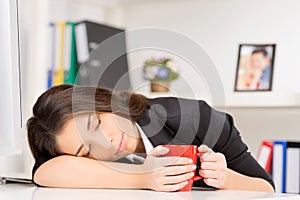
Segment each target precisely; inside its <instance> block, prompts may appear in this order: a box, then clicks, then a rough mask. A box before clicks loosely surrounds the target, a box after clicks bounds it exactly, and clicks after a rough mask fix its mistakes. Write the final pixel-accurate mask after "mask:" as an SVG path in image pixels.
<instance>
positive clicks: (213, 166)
mask: <svg viewBox="0 0 300 200" xmlns="http://www.w3.org/2000/svg"><path fill="white" fill-rule="evenodd" d="M200 168H201V169H210V170H217V169H218V168H219V165H218V164H217V163H216V162H201V164H200Z"/></svg>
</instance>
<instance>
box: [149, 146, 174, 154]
mask: <svg viewBox="0 0 300 200" xmlns="http://www.w3.org/2000/svg"><path fill="white" fill-rule="evenodd" d="M168 152H169V149H168V148H166V147H163V146H161V145H159V146H157V147H155V148H154V149H152V150H151V151H150V153H149V154H150V155H151V156H156V157H159V156H163V155H165V154H167V153H168Z"/></svg>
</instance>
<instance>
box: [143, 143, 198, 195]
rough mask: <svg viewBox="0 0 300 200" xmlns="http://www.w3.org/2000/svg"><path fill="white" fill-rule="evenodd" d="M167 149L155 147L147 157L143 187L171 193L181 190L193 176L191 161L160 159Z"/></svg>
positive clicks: (182, 158)
mask: <svg viewBox="0 0 300 200" xmlns="http://www.w3.org/2000/svg"><path fill="white" fill-rule="evenodd" d="M168 151H169V149H168V148H165V147H163V146H157V147H156V148H154V149H153V150H152V151H151V152H150V154H149V155H148V156H147V158H146V160H145V162H144V164H143V168H144V171H145V174H144V176H143V180H144V181H143V185H144V187H145V188H147V189H151V190H155V191H164V192H171V191H176V190H179V189H181V188H183V187H184V186H185V185H186V184H187V183H188V180H189V179H190V178H192V177H193V176H194V173H193V172H192V171H193V170H195V169H196V166H195V165H194V164H193V160H192V159H189V158H185V157H174V156H172V157H161V156H163V155H165V154H166V153H168Z"/></svg>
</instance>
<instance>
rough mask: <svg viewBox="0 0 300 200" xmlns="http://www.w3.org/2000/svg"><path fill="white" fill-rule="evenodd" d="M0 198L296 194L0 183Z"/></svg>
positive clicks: (146, 199) (240, 199)
mask: <svg viewBox="0 0 300 200" xmlns="http://www.w3.org/2000/svg"><path fill="white" fill-rule="evenodd" d="M0 199H1V200H6V199H9V200H19V199H22V200H58V199H63V200H68V199H70V200H83V199H95V200H96V199H97V200H114V199H121V200H196V199H199V200H212V199H217V200H219V199H221V200H227V199H228V200H235V199H236V200H244V199H295V200H300V195H291V194H278V193H264V192H249V191H229V190H216V191H207V190H206V191H205V190H192V191H191V192H169V193H167V192H154V191H148V190H103V189H57V188H40V187H35V186H33V185H20V184H7V185H0Z"/></svg>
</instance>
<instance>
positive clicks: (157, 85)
mask: <svg viewBox="0 0 300 200" xmlns="http://www.w3.org/2000/svg"><path fill="white" fill-rule="evenodd" d="M169 87H170V82H169V81H151V92H169Z"/></svg>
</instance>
